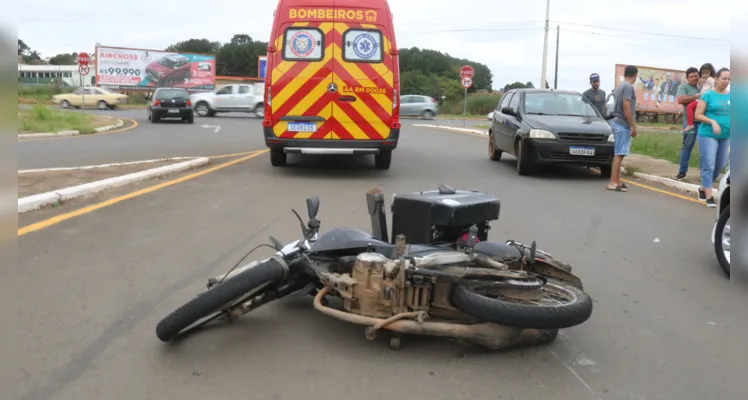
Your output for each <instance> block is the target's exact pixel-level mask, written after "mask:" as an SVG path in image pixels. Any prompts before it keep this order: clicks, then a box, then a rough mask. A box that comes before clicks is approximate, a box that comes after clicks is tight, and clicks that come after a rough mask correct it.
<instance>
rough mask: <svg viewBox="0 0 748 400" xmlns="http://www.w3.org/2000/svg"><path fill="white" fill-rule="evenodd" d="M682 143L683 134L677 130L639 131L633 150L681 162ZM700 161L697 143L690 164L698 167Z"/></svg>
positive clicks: (634, 140)
mask: <svg viewBox="0 0 748 400" xmlns="http://www.w3.org/2000/svg"><path fill="white" fill-rule="evenodd" d="M682 145H683V135H682V134H680V133H679V132H677V131H675V132H654V131H639V132H637V135H636V137H635V138H633V140H631V152H632V153H637V154H642V155H645V156H649V157H654V158H659V159H662V160H667V161H670V162H671V163H673V164H678V163H680V149H681V147H682ZM699 162H700V158H699V145H698V143H697V144H696V145H695V146H694V148H693V152H692V153H691V159H690V161H689V163H688V165H689V166H691V167H698V166H699Z"/></svg>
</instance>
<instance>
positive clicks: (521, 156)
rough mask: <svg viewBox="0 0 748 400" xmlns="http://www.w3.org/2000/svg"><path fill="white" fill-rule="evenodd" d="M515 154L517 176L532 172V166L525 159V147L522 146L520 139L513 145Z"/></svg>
mask: <svg viewBox="0 0 748 400" xmlns="http://www.w3.org/2000/svg"><path fill="white" fill-rule="evenodd" d="M515 146H516V147H515V149H516V151H515V154H516V157H517V174H519V175H530V174H531V173H532V172H533V165H532V163H531V162H530V160H528V159H527V158H528V157H527V152H526V151H525V146H524V145H523V144H522V139H520V140H518V141H517V144H516V145H515Z"/></svg>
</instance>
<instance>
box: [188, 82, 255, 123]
mask: <svg viewBox="0 0 748 400" xmlns="http://www.w3.org/2000/svg"><path fill="white" fill-rule="evenodd" d="M263 87H264V86H263V84H235V85H224V86H220V87H218V88H216V90H214V91H212V92H208V93H196V94H193V95H192V96H190V101H191V102H192V107H193V108H194V110H195V114H197V115H199V116H201V117H212V116H214V115H216V114H217V113H222V112H248V113H253V114H255V115H256V116H257V118H263V117H264V116H265V102H264V93H263Z"/></svg>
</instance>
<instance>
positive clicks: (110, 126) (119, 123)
mask: <svg viewBox="0 0 748 400" xmlns="http://www.w3.org/2000/svg"><path fill="white" fill-rule="evenodd" d="M124 125H125V121H122V120H121V119H118V120H117V123H116V124H114V125H107V126H102V127H100V128H96V129H94V132H96V133H100V132H106V131H111V130H112V129H117V128H120V127H122V126H124Z"/></svg>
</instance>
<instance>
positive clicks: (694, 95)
mask: <svg viewBox="0 0 748 400" xmlns="http://www.w3.org/2000/svg"><path fill="white" fill-rule="evenodd" d="M698 83H699V70H698V69H696V68H695V67H691V68H689V69H687V70H686V84H685V85H680V86H678V94H677V95H676V97H675V101H677V102H678V104H682V105H683V129H686V126H687V125H688V122H687V121H686V114H687V113H688V111H687V109H686V107H688V104H689V103H691V102H692V101H695V100H698V99H699V98H701V93H700V91H699V88H698V87H697V86H696V85H697V84H698ZM700 124H701V123H700V122H698V121H694V125H693V129H691V130H689V131H685V132H683V147H681V149H680V168H679V169H678V175H676V176H675V179H676V180H679V181H680V180H683V179H684V178H685V177H686V172H688V161H689V160H691V151H692V150H693V146H694V144H696V132H697V131H698V129H699V125H700Z"/></svg>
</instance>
